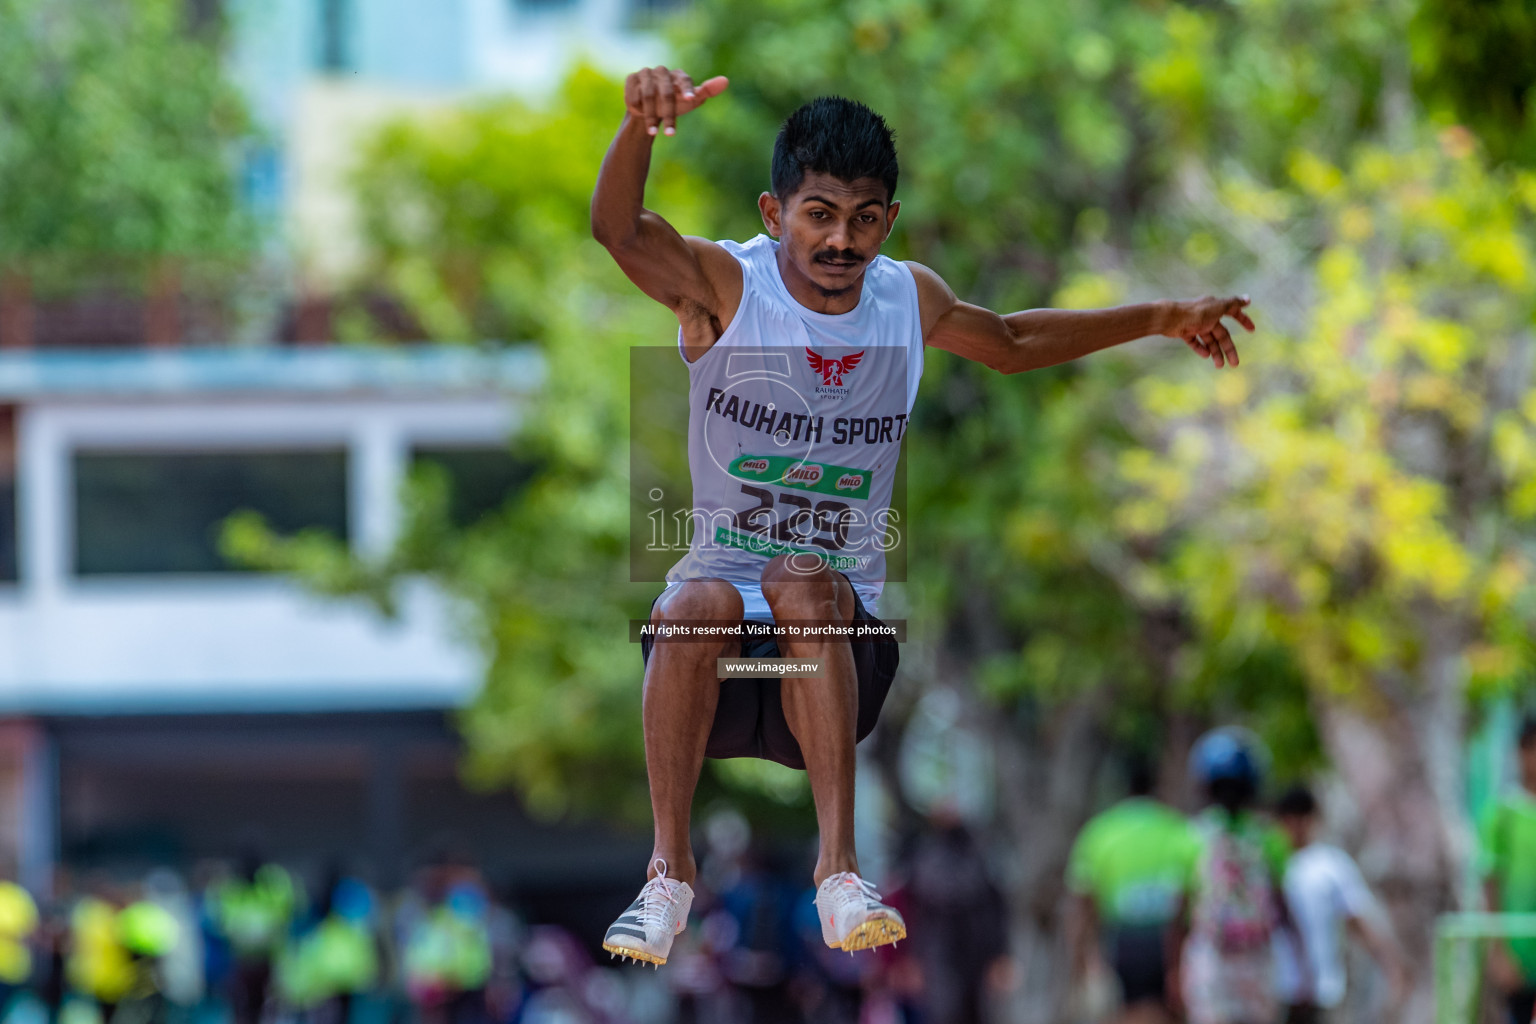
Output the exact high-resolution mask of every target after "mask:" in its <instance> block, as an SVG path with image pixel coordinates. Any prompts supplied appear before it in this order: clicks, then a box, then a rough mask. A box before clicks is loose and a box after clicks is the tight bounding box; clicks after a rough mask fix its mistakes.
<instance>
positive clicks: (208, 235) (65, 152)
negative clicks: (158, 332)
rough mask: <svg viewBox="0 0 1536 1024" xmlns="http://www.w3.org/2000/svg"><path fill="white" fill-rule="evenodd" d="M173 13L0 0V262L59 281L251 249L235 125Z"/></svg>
mask: <svg viewBox="0 0 1536 1024" xmlns="http://www.w3.org/2000/svg"><path fill="white" fill-rule="evenodd" d="M185 9H186V5H185V4H182V3H178V2H175V0H120V2H113V3H88V2H75V0H70V2H65V3H56V2H43V0H0V180H3V181H4V182H5V187H4V188H3V189H0V268H9V269H12V270H14V271H16V272H24V273H26V274H27V275H29V276H30V277H32V278H33V279H34V280H35V281H36V282H37V283H38V284H39V286H41V287H44V288H52V289H58V290H64V289H68V288H69V287H75V286H78V284H79V282H80V280H81V279H82V278H89V276H90V275H92V274H96V273H99V272H103V271H106V272H116V273H124V272H126V273H129V274H135V273H143V272H145V271H147V270H150V269H152V268H154V267H156V266H157V265H158V264H159V263H161V262H162V261H164V260H166V259H175V260H177V261H180V262H184V263H186V264H188V265H189V266H191V267H192V268H193V270H194V271H195V272H197V273H202V274H207V275H212V274H213V273H215V272H216V271H219V270H227V269H229V268H230V267H232V266H239V265H240V264H241V262H242V260H244V258H245V257H246V256H247V255H248V254H249V253H250V252H251V251H252V249H253V247H254V245H255V241H256V235H255V230H254V225H253V224H252V222H251V220H250V219H249V217H248V215H247V214H246V212H245V210H244V208H243V207H242V204H241V202H240V199H239V195H238V189H237V177H236V168H237V160H238V156H239V147H240V145H241V144H242V142H243V141H244V140H246V139H247V138H248V137H249V135H250V132H251V124H250V121H249V118H248V116H247V113H246V109H245V105H244V102H243V100H242V98H241V97H240V95H239V93H238V91H237V90H236V89H235V87H234V86H233V85H232V84H230V83H229V82H228V81H227V80H226V79H225V77H224V75H223V70H222V67H221V64H220V54H219V50H218V47H217V45H216V41H215V40H213V39H210V38H208V37H207V36H206V35H204V34H197V33H192V32H189V31H188V25H187V24H186V23H185V21H184V15H185ZM168 69H174V73H173V74H169V75H168Z"/></svg>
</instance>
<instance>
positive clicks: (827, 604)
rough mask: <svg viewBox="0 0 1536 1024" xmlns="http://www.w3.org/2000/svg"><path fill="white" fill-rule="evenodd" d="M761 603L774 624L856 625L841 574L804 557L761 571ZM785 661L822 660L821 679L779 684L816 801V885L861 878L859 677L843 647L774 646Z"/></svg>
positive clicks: (821, 641)
mask: <svg viewBox="0 0 1536 1024" xmlns="http://www.w3.org/2000/svg"><path fill="white" fill-rule="evenodd" d="M762 579H763V596H764V597H766V598H767V599H768V606H769V607H770V608H772V609H773V617H774V619H775V620H776V621H779V622H786V621H802V622H814V623H818V624H820V623H831V624H835V625H845V624H847V623H849V622H851V621H853V588H852V587H851V586H849V585H848V581H847V580H846V579H844V578H843V576H842V575H841V574H840V573H837V572H835V571H833V570H832V569H830V568H828V567H827V566H826V563H824V562H822V561H821V560H820V559H816V558H812V557H811V556H808V555H780V556H779V557H777V558H775V559H774V560H773V561H771V562H769V563H768V565H767V566H766V567H765V568H764V569H763V577H762ZM779 648H780V651H781V652H782V653H783V654H784V656H785V657H787V658H805V659H811V658H819V659H821V661H822V664H823V669H824V672H825V674H824V675H822V676H820V677H811V678H805V679H785V680H784V681H783V682H782V683H780V684H779V692H780V694H781V695H782V700H783V702H784V718H785V721H787V722H788V723H789V731H790V732H792V733H794V736H795V740H796V741H797V742H798V743H799V744H800V752H801V754H803V755H804V757H805V770H806V774H807V775H809V776H810V780H811V796H812V798H813V799H814V800H815V801H816V825H817V827H818V828H819V829H820V831H821V848H820V853H819V856H818V857H817V860H816V874H815V876H814V878H815V882H816V884H817V885H820V884H821V883H822V882H823V881H825V880H826V879H827V877H828V876H830V875H835V874H837V873H838V872H840V871H853V872H857V871H858V870H859V861H858V855H857V854H856V852H855V851H854V841H853V783H854V772H855V763H854V753H853V748H854V743H855V740H854V734H855V731H856V730H857V727H858V713H859V691H858V677H857V675H856V674H855V670H854V666H853V647H852V645H851V644H850V643H849V641H847V640H834V639H831V638H829V637H812V638H806V639H801V640H791V639H787V638H786V639H783V640H780V641H779Z"/></svg>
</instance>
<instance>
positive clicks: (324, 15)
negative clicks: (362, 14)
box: [319, 0, 352, 71]
mask: <svg viewBox="0 0 1536 1024" xmlns="http://www.w3.org/2000/svg"><path fill="white" fill-rule="evenodd" d="M319 4H320V54H319V61H320V70H321V71H350V70H351V69H352V60H351V57H352V54H351V53H350V52H349V51H350V50H351V47H349V46H348V45H347V43H348V36H349V35H351V29H352V5H351V3H350V0H319Z"/></svg>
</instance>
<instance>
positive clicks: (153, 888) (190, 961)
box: [144, 868, 205, 1019]
mask: <svg viewBox="0 0 1536 1024" xmlns="http://www.w3.org/2000/svg"><path fill="white" fill-rule="evenodd" d="M144 898H145V900H147V901H148V902H150V903H152V904H153V905H154V906H156V907H158V908H159V909H160V910H161V912H163V913H164V915H165V916H166V918H167V919H168V920H169V921H171V922H172V923H173V925H174V928H175V935H176V941H175V943H174V945H173V946H172V947H171V948H170V949H169V950H168V951H166V952H165V953H164V954H163V955H162V956H161V957H160V958H159V962H158V966H157V967H156V976H157V979H158V987H159V989H160V992H161V994H162V995H164V996H165V998H166V1000H167V1002H169V1003H170V1006H171V1008H173V1009H174V1011H175V1015H176V1016H178V1017H180V1018H183V1019H186V1018H187V1017H188V1016H189V1015H190V1014H191V1013H192V1012H193V1011H195V1009H196V1007H197V1006H198V1005H199V1004H200V1003H201V1002H202V1000H203V995H204V991H205V985H204V975H203V963H204V954H203V941H202V928H201V921H200V918H199V914H198V907H197V902H196V901H195V900H194V899H193V898H192V894H191V893H190V892H188V890H187V886H186V883H185V882H183V881H182V880H181V876H180V875H178V874H176V872H174V871H171V870H170V869H168V868H159V869H157V870H155V871H152V872H151V873H150V874H149V876H148V877H147V878H145V879H144Z"/></svg>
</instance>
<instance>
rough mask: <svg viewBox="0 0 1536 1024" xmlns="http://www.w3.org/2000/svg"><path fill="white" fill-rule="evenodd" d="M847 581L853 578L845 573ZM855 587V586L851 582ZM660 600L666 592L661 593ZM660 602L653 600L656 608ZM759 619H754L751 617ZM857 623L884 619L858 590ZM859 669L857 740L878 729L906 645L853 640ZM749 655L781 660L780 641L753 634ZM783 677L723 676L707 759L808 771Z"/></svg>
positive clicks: (745, 646) (647, 642)
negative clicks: (788, 715) (749, 760)
mask: <svg viewBox="0 0 1536 1024" xmlns="http://www.w3.org/2000/svg"><path fill="white" fill-rule="evenodd" d="M843 578H844V579H847V577H846V576H845V577H843ZM850 585H851V584H850ZM656 599H657V600H660V599H661V595H660V594H658V595H656ZM655 607H656V602H655V601H652V602H651V608H652V609H653V610H654V609H655ZM747 621H749V622H750V621H754V620H750V619H749V620H747ZM853 621H855V622H879V621H880V620H879V619H877V618H875V617H874V616H873V615H871V614H869V612H868V611H866V610H865V608H864V602H863V601H860V600H859V592H858V591H857V590H854V592H853ZM851 643H852V647H853V667H854V671H855V674H856V675H857V676H858V688H859V712H858V724H857V727H856V728H855V730H854V742H858V741H859V740H862V739H863V738H864V737H866V736H868V735H869V734H870V733H871V732H873V731H874V729H875V722H876V721H877V720H878V719H879V718H880V709H881V708H882V707H884V706H885V697H886V694H888V693H890V691H891V681H892V680H893V679H895V678H896V665H897V663H898V662H899V661H900V657H901V649H900V647H899V646H898V645H897V643H896V641H895V640H891V639H888V638H881V639H878V640H857V641H852V642H851ZM651 644H652V640H651V638H650V637H648V636H647V637H641V638H640V657H641V660H642V661H644V662H646V663H649V662H650V660H651ZM741 657H743V658H780V657H783V655H782V654H780V653H779V644H778V641H776V640H773V639H771V638H769V639H764V638H761V637H753V638H746V639H743V640H742V642H741ZM814 681H815V680H813V679H797V680H794V682H795V683H813V682H814ZM780 685H781V680H778V679H769V678H746V679H731V680H726V679H722V680H720V703H719V704H718V705H717V706H716V707H715V721H714V724H713V725H712V726H711V727H710V730H709V742H708V743H707V744H706V745H705V747H704V756H705V757H714V758H727V757H757V758H761V759H763V760H765V761H777V762H778V763H779V764H782V765H787V766H788V767H790V768H798V769H800V770H802V771H803V770H804V769H805V758H804V757H803V756H802V755H801V753H800V744H799V743H798V742H797V741H796V740H795V734H794V733H792V732H790V731H789V722H787V721H786V720H785V719H784V704H783V702H782V701H781V700H780V698H779V686H780Z"/></svg>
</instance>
